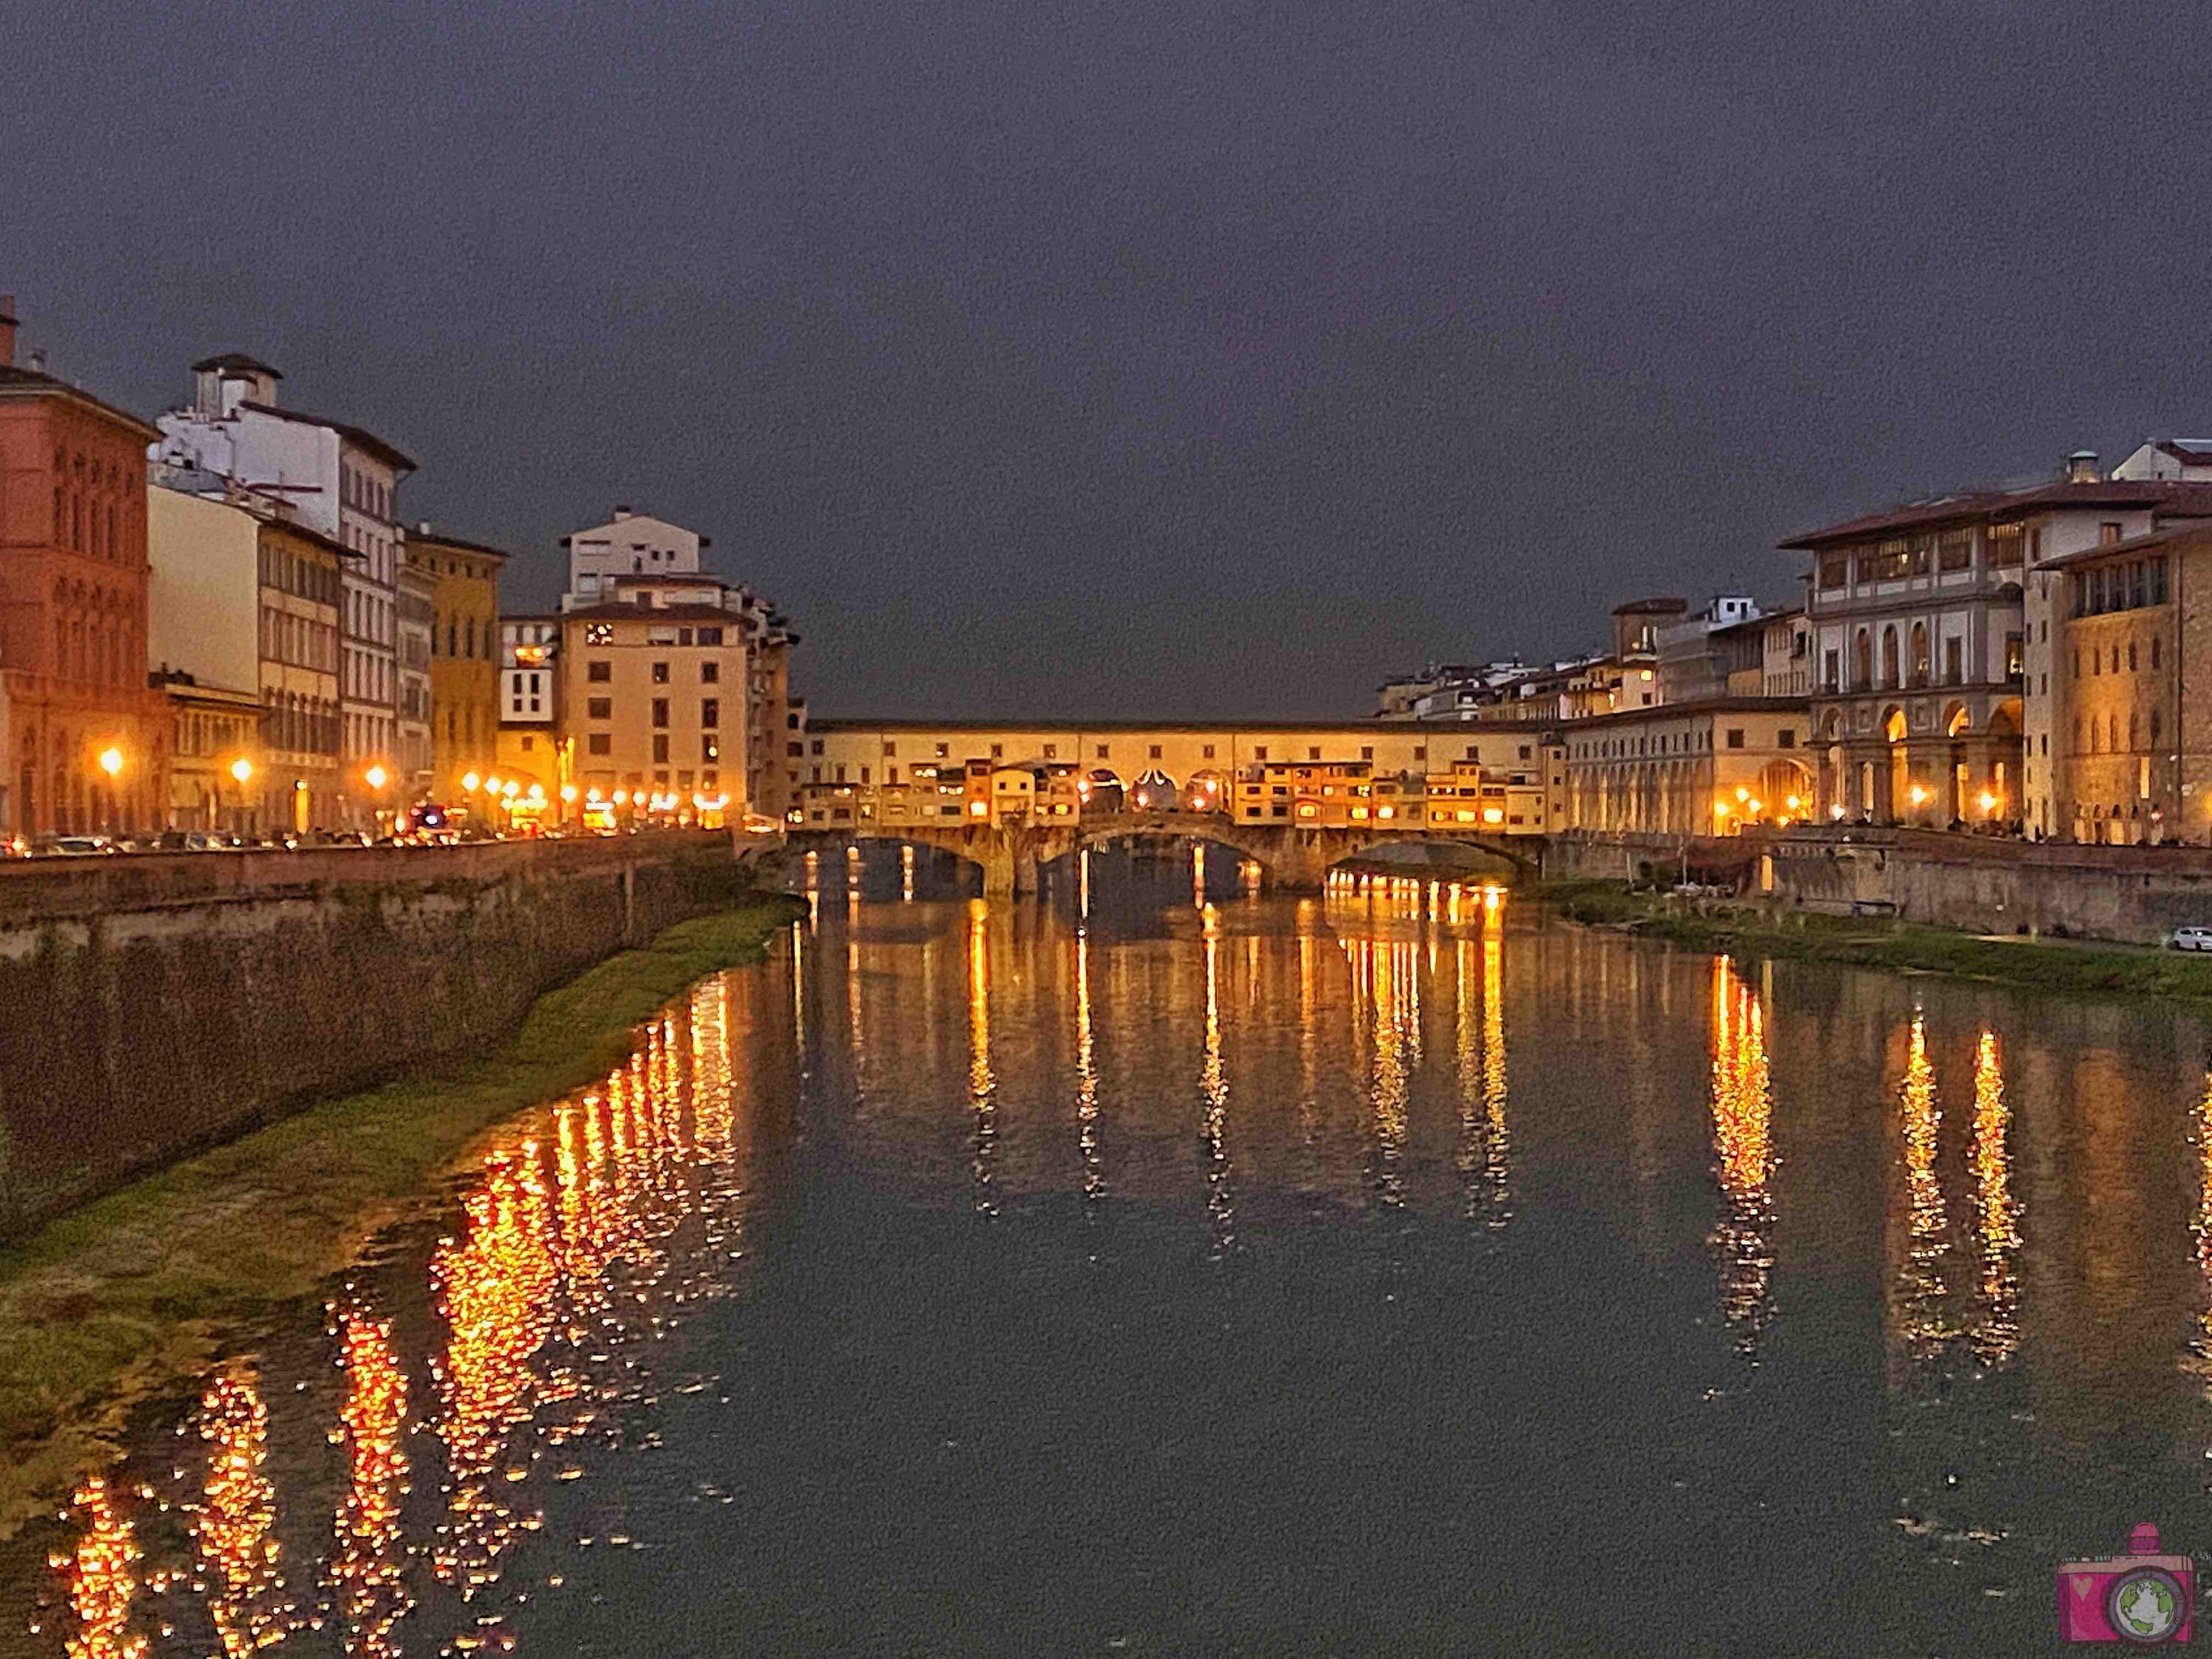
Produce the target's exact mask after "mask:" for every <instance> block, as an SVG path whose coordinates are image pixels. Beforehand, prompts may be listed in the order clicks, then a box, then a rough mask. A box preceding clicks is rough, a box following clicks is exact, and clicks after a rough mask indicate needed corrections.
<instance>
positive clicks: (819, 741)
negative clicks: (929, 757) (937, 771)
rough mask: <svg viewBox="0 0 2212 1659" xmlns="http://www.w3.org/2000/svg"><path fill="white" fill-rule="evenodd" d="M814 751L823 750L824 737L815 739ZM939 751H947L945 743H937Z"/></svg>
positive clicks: (940, 752) (941, 752) (817, 752)
mask: <svg viewBox="0 0 2212 1659" xmlns="http://www.w3.org/2000/svg"><path fill="white" fill-rule="evenodd" d="M813 752H814V753H816V754H817V755H818V754H820V753H821V752H822V739H821V738H815V739H814V749H813ZM937 752H938V753H939V754H940V755H941V754H943V753H944V752H945V745H944V744H941V743H940V744H938V745H937Z"/></svg>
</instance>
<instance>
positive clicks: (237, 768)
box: [230, 756, 253, 784]
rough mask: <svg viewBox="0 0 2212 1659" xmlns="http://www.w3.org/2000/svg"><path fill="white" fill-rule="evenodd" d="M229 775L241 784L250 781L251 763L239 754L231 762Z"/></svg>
mask: <svg viewBox="0 0 2212 1659" xmlns="http://www.w3.org/2000/svg"><path fill="white" fill-rule="evenodd" d="M230 775H231V776H233V777H234V778H236V779H237V780H238V781H239V782H240V783H241V784H244V783H250V782H252V780H253V763H252V761H250V760H247V759H246V758H245V757H243V756H241V757H240V758H238V759H237V760H234V761H233V762H231V763H230Z"/></svg>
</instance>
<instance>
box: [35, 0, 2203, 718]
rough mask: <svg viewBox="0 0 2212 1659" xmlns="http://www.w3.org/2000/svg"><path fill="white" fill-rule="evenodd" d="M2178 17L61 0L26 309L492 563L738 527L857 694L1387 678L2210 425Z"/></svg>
mask: <svg viewBox="0 0 2212 1659" xmlns="http://www.w3.org/2000/svg"><path fill="white" fill-rule="evenodd" d="M2205 46H2206V40H2205V32H2204V27H2203V23H2202V21H2201V20H2200V19H2199V17H2198V16H2197V13H2196V12H2195V11H2194V10H2193V9H2191V8H2190V7H2188V6H2185V5H2176V4H2173V3H2172V0H2166V3H2162V4H2160V5H2157V6H2142V5H2134V4H2128V3H2111V0H2106V3H2100V4H2098V5H2095V6H2062V5H2057V4H2043V3H2029V4H2017V3H1996V0H1944V3H1938V4H1935V5H1929V4H1926V3H1918V4H1914V5H1911V6H1896V7H1882V8H1876V7H1871V6H1864V5H1853V6H1816V7H1809V8H1794V7H1782V6H1775V5H1771V4H1749V3H1742V4H1717V3H1695V0H1691V3H1675V4H1668V3H1653V0H1638V3H1633V4H1620V5H1593V4H1581V3H1574V0H1508V3H1476V0H1462V3H1449V4H1445V3H1409V4H1393V3H1389V0H1362V3H1357V4H1339V3H1334V0H1299V3H1296V4H1274V5H1259V4H1235V5H1226V4H1224V5H1211V4H1204V3H1197V0H1188V3H1183V4H1173V5H1171V4H1164V3H1153V0H1098V3H1092V4H1087V5H1073V4H1066V3H1061V0H1018V3H1014V0H1009V3H988V4H962V3H957V0H931V3H927V4H920V3H906V0H853V3H827V4H815V3H792V4H782V5H763V4H761V3H757V0H750V3H728V4H715V5H712V6H707V5H700V6H694V7H670V6H653V5H650V4H641V5H629V6H623V7H605V8H600V7H586V6H570V7H551V6H546V7H530V8H516V7H511V6H501V5H497V4H486V5H483V6H477V7H459V6H453V5H451V4H444V3H441V4H435V5H431V4H414V5H398V6H391V7H385V6H378V7H374V8H371V7H353V6H339V5H322V4H313V3H307V4H301V5H297V6H288V5H276V6H270V5H264V6H245V5H239V4H215V5H210V4H191V3H180V4H173V5H167V6H161V7H148V6H143V5H139V4H129V5H125V4H123V3H121V0H73V3H70V4H67V5H57V6H50V7H46V8H42V9H39V10H38V12H37V13H36V15H35V22H34V23H29V24H27V23H25V22H23V21H20V20H19V21H17V22H16V23H15V25H13V26H11V27H9V29H8V31H7V44H6V46H5V48H4V50H0V161H4V166H0V291H7V290H13V291H14V292H15V293H16V294H17V295H18V296H19V300H18V310H19V314H20V315H21V317H22V319H23V324H24V340H23V344H24V346H25V347H26V348H28V347H31V346H43V347H45V348H46V349H47V350H48V352H49V353H50V357H51V365H50V366H51V367H52V369H53V370H54V371H55V372H57V373H59V374H64V375H66V376H68V377H69V378H71V379H73V380H78V381H80V382H81V383H82V384H84V385H85V386H88V387H89V388H91V389H93V390H94V391H96V392H99V393H100V395H102V396H104V397H106V398H110V399H112V400H113V401H116V402H119V403H122V404H125V405H127V406H130V407H132V408H135V409H137V410H141V411H143V412H147V413H151V412H153V411H154V410H157V409H159V408H161V407H164V406H167V405H168V404H173V403H176V402H179V401H180V400H182V399H183V398H185V396H186V395H187V394H188V392H189V384H188V383H189V378H190V377H189V375H188V374H187V373H186V365H187V364H189V363H190V362H191V361H192V360H193V359H194V358H196V357H198V356H203V355H205V354H207V353H210V352H214V351H218V350H226V349H242V350H246V351H249V352H252V353H254V354H255V355H257V356H263V357H264V358H266V359H268V360H269V361H270V362H274V363H275V364H276V366H277V367H278V368H281V369H283V371H284V373H285V375H286V380H285V382H284V387H283V392H284V396H285V400H286V401H287V402H288V403H289V404H292V405H294V406H295V407H299V408H303V409H307V410H314V411H317V412H320V413H328V414H332V415H337V416H342V417H343V418H347V419H349V420H353V421H356V422H359V423H361V424H362V425H366V426H368V427H369V428H372V429H374V430H375V431H377V432H379V433H380V434H382V435H385V436H386V437H388V438H389V439H391V440H392V441H394V442H396V443H398V445H399V446H400V447H403V448H404V449H406V450H407V451H409V452H410V453H411V454H413V455H414V456H415V457H416V459H417V460H418V461H419V462H420V463H421V467H422V470H421V471H420V473H419V474H418V475H417V476H416V477H415V478H414V479H413V480H411V481H410V483H409V484H408V485H407V487H406V489H405V490H404V493H403V495H402V501H403V504H404V510H405V513H406V516H407V517H408V518H410V520H411V519H414V518H416V517H428V518H430V519H432V520H435V521H437V522H438V523H439V524H441V526H447V527H450V528H452V529H454V530H457V531H459V532H462V533H464V534H468V535H472V536H477V537H480V538H485V539H489V540H491V541H495V542H497V543H500V544H505V545H508V546H511V547H513V548H515V549H517V550H519V551H520V555H521V556H520V557H519V558H518V559H517V560H516V561H515V562H514V564H513V567H511V581H510V584H509V588H510V591H509V595H508V604H509V605H510V608H523V607H526V606H532V605H546V604H549V603H550V600H551V599H552V597H553V595H554V594H555V592H556V591H557V586H558V572H559V570H560V568H561V567H560V564H559V562H558V557H557V550H556V540H557V538H559V536H560V535H561V534H562V533H563V532H566V531H568V530H569V529H572V528H575V527H579V526H585V525H588V524H592V523H595V522H598V521H599V520H602V519H604V518H605V516H606V512H607V509H608V508H610V507H611V506H612V505H613V504H614V503H616V502H617V501H623V502H628V503H630V504H632V505H634V506H635V507H640V508H643V509H650V510H653V511H656V512H659V513H664V514H665V515H667V516H670V517H672V518H675V519H678V520H682V521H684V522H685V523H688V524H691V525H694V526H697V527H698V528H700V529H702V531H704V532H707V533H708V534H710V535H711V536H713V538H714V553H715V556H716V560H717V563H718V566H719V569H720V574H724V575H726V576H729V577H732V578H735V579H738V580H745V581H749V582H750V583H752V584H753V585H754V586H757V587H758V588H760V589H762V590H763V591H764V592H768V593H769V594H770V595H772V596H773V597H774V598H775V599H777V600H778V601H779V602H780V603H781V605H783V606H784V607H785V608H786V609H787V611H789V612H790V613H791V615H792V616H793V618H794V621H795V623H796V624H797V625H798V626H799V629H801V630H802V631H803V632H804V634H805V636H806V643H805V647H803V649H802V651H801V653H800V656H799V665H798V674H799V680H800V682H801V684H802V689H804V690H806V691H808V692H809V693H811V696H812V697H813V700H814V702H815V706H816V708H817V709H818V710H820V711H822V712H825V713H863V712H879V713H884V714H891V713H924V712H939V713H953V712H961V711H966V712H970V713H978V714H981V713H999V712H1012V711H1035V712H1037V713H1040V714H1069V713H1077V712H1091V713H1096V714H1151V713H1168V712H1187V713H1190V714H1239V713H1243V714H1308V713H1314V714H1321V713H1331V714H1364V713H1365V712H1366V711H1367V710H1368V709H1369V708H1370V707H1371V695H1372V688H1373V687H1374V685H1375V684H1376V682H1378V681H1379V680H1381V679H1382V678H1383V677H1384V676H1385V674H1386V673H1388V672H1389V671H1394V670H1398V669H1401V668H1406V667H1411V666H1413V665H1418V664H1419V663H1420V662H1421V661H1422V660H1423V659H1425V658H1439V657H1440V658H1445V659H1480V658H1484V657H1488V656H1492V655H1505V654H1511V653H1516V652H1517V653H1524V654H1528V655H1529V656H1530V657H1531V658H1532V659H1533V658H1534V657H1535V656H1538V655H1543V654H1550V653H1564V652H1567V651H1571V650H1574V649H1577V648H1579V647H1584V646H1586V645H1589V644H1593V643H1595V642H1597V641H1600V640H1601V638H1602V636H1603V633H1604V627H1605V615H1604V613H1605V611H1607V608H1609V607H1610V605H1612V604H1613V603H1614V602H1615V601H1617V600H1619V599H1623V598H1627V597H1631V596H1633V595H1639V594H1645V593H1654V592H1680V593H1683V594H1686V595H1687V596H1688V597H1690V598H1691V599H1692V600H1697V599H1702V598H1704V597H1705V596H1706V595H1707V594H1709V593H1711V592H1712V591H1714V590H1715V589H1716V588H1717V587H1720V586H1738V585H1742V586H1748V587H1749V588H1750V589H1751V590H1752V591H1753V592H1758V593H1759V594H1760V595H1762V596H1764V597H1767V598H1771V599H1785V598H1788V597H1790V595H1792V594H1793V593H1794V592H1796V575H1797V569H1798V565H1797V561H1796V558H1795V556H1791V555H1788V554H1784V553H1779V552H1777V551H1775V550H1773V545H1772V544H1773V543H1774V542H1775V541H1776V540H1777V539H1778V538H1780V537H1782V536H1784V534H1787V533H1789V532H1793V531H1796V530H1799V529H1802V528H1806V527H1808V526H1813V525H1816V524H1819V523H1821V522H1823V521H1825V520H1831V519H1834V518H1839V517H1842V516H1844V515H1846V514H1848V513H1853V512H1857V511H1859V510H1862V509H1867V508H1871V507H1875V506H1879V505H1881V504H1882V503H1884V502H1887V501H1893V500H1896V499H1900V498H1903V497H1905V496H1907V495H1915V494H1921V493H1926V492H1928V491H1930V490H1933V489H1938V488H1944V487H1955V486H1959V485H1962V484H1966V483H1989V482H1994V481H2001V480H2006V479H2010V478H2014V477H2019V476H2020V475H2022V474H2028V473H2042V472H2045V471H2051V470H2055V468H2056V465H2057V461H2058V459H2059V458H2060V457H2061V456H2063V454H2064V453H2066V452H2067V451H2069V450H2070V449H2073V448H2075V447H2078V446H2082V445H2087V446H2088V447H2093V448H2096V449H2098V450H2100V451H2101V452H2103V453H2104V454H2105V457H2106V462H2107V464H2108V465H2109V464H2110V463H2111V462H2112V460H2115V459H2118V455H2119V454H2120V453H2124V450H2125V449H2126V448H2127V447H2130V446H2131V445H2132V444H2133V443H2134V442H2135V441H2137V440H2139V439H2140V438H2142V437H2143V436H2145V435H2148V434H2152V433H2155V434H2158V435H2175V434H2181V435H2200V434H2201V433H2203V432H2204V431H2205V430H2207V429H2212V395H2208V388H2207V386H2206V385H2205V383H2204V376H2205V362H2206V359H2205V351H2204V332H2205V327H2206V319H2207V318H2212V258H2208V252H2207V250H2208V241H2207V236H2206V233H2205V230H2204V225H2205V223H2206V219H2205V208H2206V205H2207V204H2206V197H2207V193H2208V188H2212V186H2209V185H2208V179H2212V172H2208V168H2207V167H2206V161H2207V158H2208V156H2212V132H2208V128H2209V127H2212V101H2208V99H2207V97H2206V94H2205V90H2204V84H2205V83H2204V71H2203V61H2204V58H2205V52H2204V47H2205Z"/></svg>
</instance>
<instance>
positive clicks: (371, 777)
mask: <svg viewBox="0 0 2212 1659" xmlns="http://www.w3.org/2000/svg"><path fill="white" fill-rule="evenodd" d="M390 776H391V774H389V773H388V772H386V770H385V769H383V768H382V767H380V766H372V767H370V768H369V769H368V771H366V772H364V773H362V777H364V778H366V779H367V780H368V787H370V788H372V789H381V788H383V787H384V786H385V783H386V781H387V780H388V779H389V777H390Z"/></svg>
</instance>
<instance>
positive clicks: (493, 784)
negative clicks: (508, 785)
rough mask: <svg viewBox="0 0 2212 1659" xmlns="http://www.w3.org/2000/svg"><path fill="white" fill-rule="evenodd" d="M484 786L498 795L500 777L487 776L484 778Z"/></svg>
mask: <svg viewBox="0 0 2212 1659" xmlns="http://www.w3.org/2000/svg"><path fill="white" fill-rule="evenodd" d="M484 787H485V788H487V789H489V790H490V791H491V792H492V793H493V794H495V795H496V794H497V793H499V780H498V778H496V777H489V778H486V779H485V780H484Z"/></svg>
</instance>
